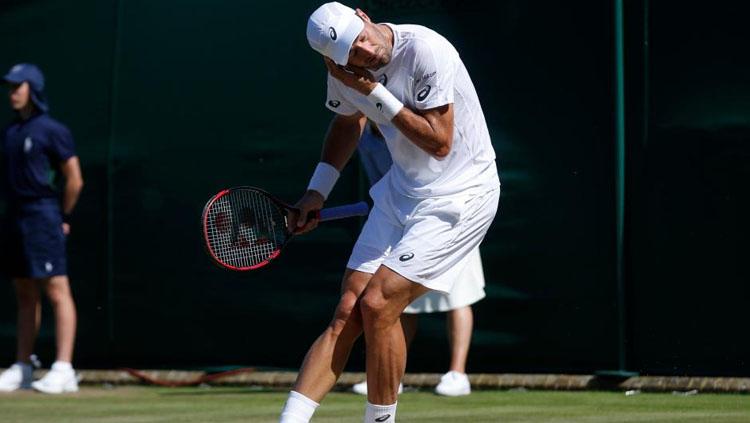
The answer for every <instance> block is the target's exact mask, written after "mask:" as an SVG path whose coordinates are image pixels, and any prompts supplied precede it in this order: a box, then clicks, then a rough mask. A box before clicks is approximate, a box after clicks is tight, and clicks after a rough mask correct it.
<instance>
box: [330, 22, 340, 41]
mask: <svg viewBox="0 0 750 423" xmlns="http://www.w3.org/2000/svg"><path fill="white" fill-rule="evenodd" d="M328 35H330V36H331V39H332V40H333V41H336V38H338V37H339V36H338V35H336V30H335V29H334V28H333V27H332V26H329V27H328Z"/></svg>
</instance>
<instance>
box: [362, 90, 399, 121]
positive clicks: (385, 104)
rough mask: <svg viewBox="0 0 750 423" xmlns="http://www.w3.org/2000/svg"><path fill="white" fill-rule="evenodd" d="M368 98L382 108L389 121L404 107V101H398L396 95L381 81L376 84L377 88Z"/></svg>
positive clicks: (379, 108) (374, 104) (378, 107)
mask: <svg viewBox="0 0 750 423" xmlns="http://www.w3.org/2000/svg"><path fill="white" fill-rule="evenodd" d="M367 100H369V101H370V103H372V105H373V106H375V107H376V108H377V109H378V110H380V111H381V112H382V113H383V115H385V117H386V118H387V119H388V121H391V120H392V119H393V118H394V117H395V116H396V115H397V114H398V112H400V111H401V109H402V108H403V107H404V103H402V102H400V101H398V99H397V98H396V96H394V95H393V94H391V92H390V91H388V89H387V88H386V87H384V86H383V84H380V83H379V84H378V85H376V86H375V89H374V90H372V92H371V93H370V95H368V96H367Z"/></svg>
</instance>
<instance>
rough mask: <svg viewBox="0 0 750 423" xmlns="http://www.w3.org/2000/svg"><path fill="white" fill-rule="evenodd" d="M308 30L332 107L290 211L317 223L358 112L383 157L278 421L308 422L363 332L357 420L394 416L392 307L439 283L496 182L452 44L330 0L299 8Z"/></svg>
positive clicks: (484, 225)
mask: <svg viewBox="0 0 750 423" xmlns="http://www.w3.org/2000/svg"><path fill="white" fill-rule="evenodd" d="M307 38H308V41H309V43H310V45H311V46H312V48H313V49H315V50H316V51H318V52H319V53H321V54H322V55H323V56H324V62H325V65H326V67H327V69H328V72H329V76H328V97H327V99H326V105H327V107H328V108H329V109H330V110H332V111H333V112H334V113H336V116H335V117H334V119H333V121H332V122H331V125H330V127H329V130H328V134H327V136H326V139H325V142H324V146H323V152H322V156H321V161H320V163H319V164H318V166H317V168H316V170H315V172H314V173H313V176H312V178H311V180H310V184H309V186H308V189H307V191H306V192H305V194H304V195H303V196H302V198H301V199H300V200H299V201H298V202H297V204H296V206H297V207H298V208H299V210H300V213H299V214H298V215H297V214H294V215H291V216H290V219H289V225H290V226H291V227H292V228H294V229H298V230H299V231H301V232H305V231H309V230H311V229H313V228H314V227H315V226H316V225H317V220H315V219H311V220H309V221H308V220H307V213H308V212H310V211H312V210H317V209H320V208H322V207H323V203H324V201H325V199H326V198H327V197H328V194H329V193H330V192H331V190H332V188H333V185H334V184H335V182H336V179H337V178H338V176H339V172H340V170H341V169H343V167H344V165H345V164H346V162H347V161H348V160H349V158H350V157H351V155H352V153H353V152H354V150H355V149H356V146H357V142H358V141H359V137H360V134H361V133H362V131H363V128H364V126H365V121H366V119H367V118H370V119H371V120H372V121H374V122H375V123H376V124H377V125H378V127H379V128H380V130H381V132H382V133H383V136H384V137H385V140H386V143H387V145H388V150H389V151H390V152H391V156H392V157H393V166H392V167H391V169H390V170H389V171H388V172H387V173H386V174H385V176H384V177H383V178H382V179H381V180H380V181H379V182H378V183H377V184H375V186H373V187H372V189H371V190H370V196H371V197H372V199H373V200H374V204H375V206H374V207H373V209H372V211H371V213H370V215H369V217H368V220H367V222H366V224H365V226H364V227H363V229H362V232H361V234H360V236H359V239H358V240H357V243H356V244H355V246H354V249H353V251H352V255H351V257H350V259H349V262H348V264H347V269H346V271H345V272H344V278H343V284H342V293H341V299H340V301H339V305H338V306H337V308H336V311H335V313H334V317H333V320H332V321H331V323H330V324H329V326H328V327H327V328H326V330H325V331H324V332H323V334H322V335H321V336H320V337H319V338H318V339H317V340H316V341H315V342H314V343H313V345H312V347H311V348H310V350H309V351H308V353H307V356H306V357H305V360H304V362H303V364H302V368H301V370H300V374H299V376H298V378H297V381H296V383H295V386H294V389H293V391H292V392H291V393H290V395H289V398H288V400H287V402H286V404H285V406H284V409H283V410H282V413H281V422H283V423H290V422H307V421H309V420H310V418H311V417H312V415H313V413H314V411H315V408H316V407H317V406H318V403H319V402H320V401H321V400H322V399H323V397H324V396H325V394H326V393H327V392H328V391H329V390H330V389H331V388H332V387H333V385H334V384H335V382H336V380H337V378H338V377H339V375H340V374H341V372H342V370H343V368H344V365H345V363H346V361H347V359H348V356H349V352H350V351H351V347H352V344H353V343H354V341H355V340H356V338H357V337H358V336H359V335H360V334H361V333H362V332H363V331H364V334H365V344H366V361H367V384H368V394H367V407H366V410H365V419H364V421H365V422H378V423H384V422H394V421H395V416H396V405H397V397H398V394H397V390H398V385H399V382H400V380H401V378H402V376H403V373H404V367H405V364H406V344H405V340H404V333H403V330H402V328H401V323H400V316H401V313H402V312H403V310H404V309H405V308H406V306H407V305H409V304H410V303H411V302H413V301H414V300H415V299H416V298H417V297H419V296H421V295H423V294H425V293H427V292H429V291H431V290H436V291H441V292H445V293H447V292H450V291H451V289H452V288H453V284H454V282H456V281H458V280H459V278H458V275H459V274H460V273H461V272H462V271H463V269H464V267H465V266H466V263H467V261H468V257H469V254H470V253H471V252H472V251H474V250H475V249H476V248H477V246H478V245H479V244H480V243H481V241H482V239H483V238H484V235H485V234H486V232H487V229H488V228H489V225H490V223H491V222H492V220H493V219H494V217H495V213H496V211H497V206H498V201H499V196H500V182H499V179H498V175H497V167H496V165H495V152H494V150H493V148H492V144H491V142H490V137H489V132H488V130H487V125H486V123H485V120H484V116H483V113H482V109H481V106H480V104H479V99H478V98H477V94H476V91H475V90H474V87H473V84H472V82H471V79H470V78H469V74H468V72H467V71H466V68H465V67H464V65H463V63H462V62H461V60H460V58H459V55H458V52H456V50H455V48H453V46H452V45H451V44H450V43H449V42H448V41H447V40H446V39H445V38H443V37H442V36H440V35H439V34H437V33H436V32H434V31H432V30H430V29H428V28H425V27H422V26H417V25H391V24H375V23H373V22H372V21H371V20H370V18H369V17H368V16H367V15H366V14H365V13H364V12H362V11H361V10H357V11H356V12H355V11H354V10H352V9H350V8H349V7H346V6H343V5H341V4H339V3H335V2H334V3H327V4H324V5H322V6H320V7H319V8H318V9H317V10H315V12H313V14H312V15H311V16H310V18H309V20H308V25H307Z"/></svg>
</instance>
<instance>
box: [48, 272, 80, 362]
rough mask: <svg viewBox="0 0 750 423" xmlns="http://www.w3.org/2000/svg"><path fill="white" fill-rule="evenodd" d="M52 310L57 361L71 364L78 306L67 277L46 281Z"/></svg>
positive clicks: (59, 276) (56, 277)
mask: <svg viewBox="0 0 750 423" xmlns="http://www.w3.org/2000/svg"><path fill="white" fill-rule="evenodd" d="M44 288H45V291H46V292H47V298H49V301H50V304H52V310H53V312H54V315H55V338H56V341H57V361H61V362H65V363H71V362H72V361H73V346H74V344H75V337H76V317H77V316H76V306H75V302H74V301H73V295H72V294H71V291H70V282H69V280H68V277H67V276H65V275H58V276H53V277H51V278H49V279H47V280H45V281H44Z"/></svg>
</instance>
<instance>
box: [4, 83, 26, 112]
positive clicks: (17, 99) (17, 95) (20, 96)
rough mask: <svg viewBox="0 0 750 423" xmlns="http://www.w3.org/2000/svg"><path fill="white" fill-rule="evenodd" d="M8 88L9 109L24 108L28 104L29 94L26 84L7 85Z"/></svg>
mask: <svg viewBox="0 0 750 423" xmlns="http://www.w3.org/2000/svg"><path fill="white" fill-rule="evenodd" d="M8 87H9V88H8V96H9V97H10V107H12V108H13V110H21V109H23V108H24V107H26V105H27V104H29V100H30V98H31V92H30V90H29V83H28V82H22V83H20V84H9V85H8Z"/></svg>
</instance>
